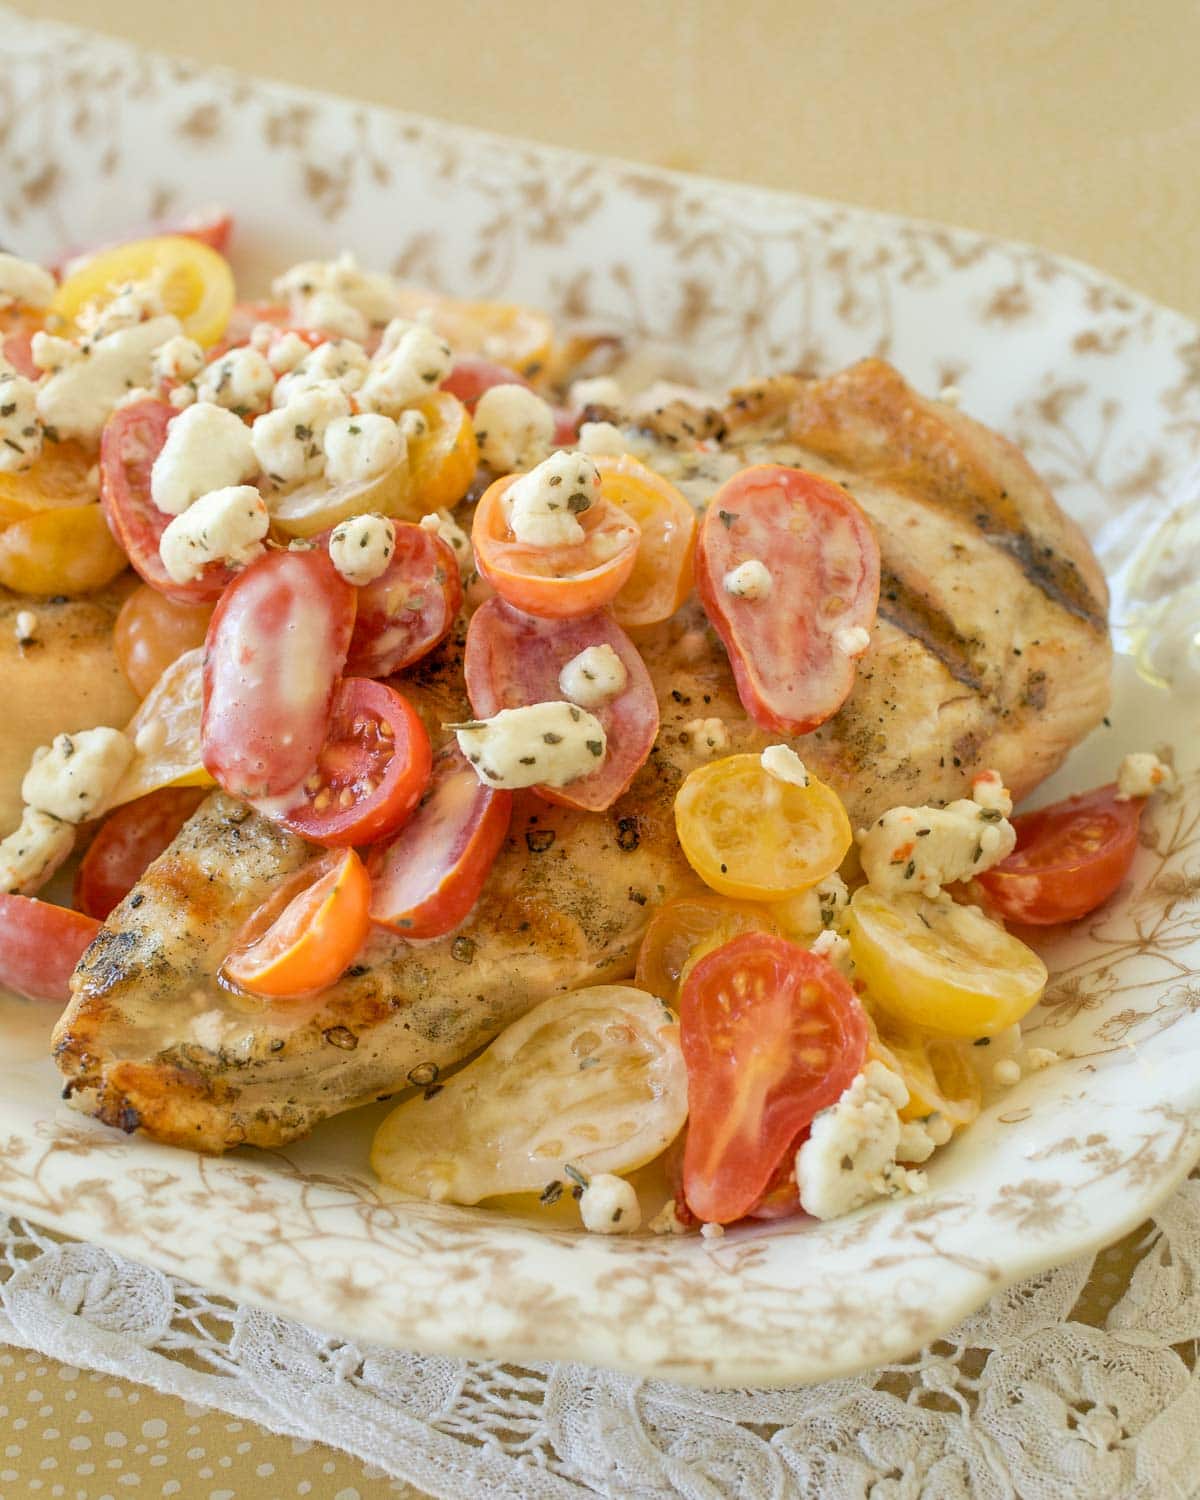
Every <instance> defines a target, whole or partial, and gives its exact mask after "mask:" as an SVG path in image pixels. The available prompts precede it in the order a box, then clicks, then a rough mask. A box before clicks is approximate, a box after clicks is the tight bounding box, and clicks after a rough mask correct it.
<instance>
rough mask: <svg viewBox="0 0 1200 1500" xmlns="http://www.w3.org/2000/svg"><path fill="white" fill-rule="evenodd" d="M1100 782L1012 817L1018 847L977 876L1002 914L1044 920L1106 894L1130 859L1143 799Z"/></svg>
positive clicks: (1062, 918) (1074, 911) (1063, 916)
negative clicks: (1125, 797) (1126, 797)
mask: <svg viewBox="0 0 1200 1500" xmlns="http://www.w3.org/2000/svg"><path fill="white" fill-rule="evenodd" d="M1116 793H1117V789H1116V786H1115V785H1113V786H1102V787H1097V788H1096V790H1095V791H1091V792H1084V793H1082V794H1081V795H1080V796H1077V797H1068V798H1066V800H1065V801H1063V802H1056V803H1054V805H1053V806H1052V807H1041V808H1038V810H1037V811H1036V812H1029V813H1021V814H1020V815H1019V816H1017V817H1015V818H1014V819H1013V820H1012V822H1013V827H1014V828H1015V829H1016V830H1017V847H1016V848H1015V849H1014V850H1013V852H1012V853H1011V854H1010V855H1009V856H1008V858H1007V859H1003V860H1001V861H1000V863H999V864H998V865H993V866H992V868H991V869H990V870H985V871H984V872H983V874H982V875H979V876H977V877H976V879H977V880H978V881H979V884H980V885H981V886H982V887H983V888H984V890H985V891H986V892H987V896H988V901H989V902H990V904H991V905H992V906H993V907H994V908H995V910H996V911H998V912H999V913H1000V915H1001V916H1003V917H1008V918H1009V919H1010V920H1011V921H1014V922H1027V923H1029V924H1030V925H1031V926H1035V927H1047V926H1050V925H1051V924H1052V923H1055V922H1074V921H1075V920H1076V919H1077V918H1078V917H1083V916H1086V915H1087V913H1088V912H1090V911H1095V909H1096V907H1098V906H1099V905H1101V903H1102V902H1105V901H1107V900H1108V898H1109V897H1110V896H1111V895H1112V894H1113V892H1114V891H1115V890H1116V889H1117V887H1118V886H1119V885H1120V884H1121V882H1122V881H1123V880H1124V879H1125V876H1126V875H1127V874H1128V873H1129V866H1130V865H1131V864H1132V863H1133V855H1134V851H1135V850H1136V849H1137V838H1138V826H1139V824H1140V823H1141V821H1142V811H1143V809H1144V808H1145V805H1146V804H1145V802H1144V801H1140V800H1137V799H1134V800H1131V801H1128V802H1118V801H1117V800H1116Z"/></svg>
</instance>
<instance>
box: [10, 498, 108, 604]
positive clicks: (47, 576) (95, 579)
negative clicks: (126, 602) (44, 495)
mask: <svg viewBox="0 0 1200 1500" xmlns="http://www.w3.org/2000/svg"><path fill="white" fill-rule="evenodd" d="M127 565H128V559H127V558H126V556H125V554H124V552H122V551H121V549H120V547H118V546H117V544H116V542H114V541H113V539H112V533H111V532H110V531H109V528H108V526H107V525H106V524H105V518H104V513H103V511H102V510H101V509H100V507H99V506H98V505H96V504H88V505H56V506H54V507H53V508H51V509H50V510H39V511H37V512H36V513H35V514H34V515H31V516H26V518H25V519H24V520H23V521H14V522H13V523H12V524H11V525H10V526H6V527H5V528H4V529H3V530H2V531H0V583H2V584H3V585H4V587H5V588H9V589H13V590H15V591H16V592H17V593H19V594H42V595H54V594H85V593H88V592H89V591H90V590H92V589H100V588H103V587H104V585H105V584H106V583H111V582H112V581H113V579H114V578H116V577H117V576H118V574H120V573H123V572H124V571H125V568H126V567H127Z"/></svg>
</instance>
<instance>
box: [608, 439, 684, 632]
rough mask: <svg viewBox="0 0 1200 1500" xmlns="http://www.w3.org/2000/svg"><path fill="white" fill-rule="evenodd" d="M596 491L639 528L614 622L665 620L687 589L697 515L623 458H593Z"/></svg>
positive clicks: (614, 608)
mask: <svg viewBox="0 0 1200 1500" xmlns="http://www.w3.org/2000/svg"><path fill="white" fill-rule="evenodd" d="M595 463H596V467H597V469H599V471H600V492H601V494H602V495H603V496H604V498H605V499H606V500H611V501H612V502H613V504H614V505H619V506H620V507H621V509H622V510H623V511H624V512H625V514H626V515H628V516H630V517H631V518H632V519H633V520H635V521H636V522H637V524H638V526H639V527H640V528H641V533H642V538H641V541H640V542H639V543H638V552H637V560H636V562H635V563H634V565H633V572H632V573H631V574H630V575H629V578H628V581H627V582H626V583H625V584H623V585H622V587H621V591H620V593H619V594H618V595H617V596H616V598H615V599H614V600H613V602H612V612H613V614H614V615H615V616H616V617H617V621H618V623H619V624H621V625H624V626H626V627H628V626H630V625H657V624H658V622H659V621H660V620H669V619H670V617H671V616H672V615H673V614H674V613H675V611H676V610H677V609H678V608H679V606H680V605H681V604H682V603H683V601H684V600H685V599H686V598H687V596H688V595H689V594H690V593H691V591H692V556H693V553H694V552H695V550H696V512H695V511H694V510H693V509H692V507H691V506H690V505H689V504H688V502H687V501H686V500H685V499H684V497H683V496H682V495H681V494H680V493H679V491H678V490H677V489H676V488H675V486H674V485H673V484H668V483H667V481H666V480H665V479H662V478H661V477H660V476H659V475H657V474H656V473H655V472H654V470H653V469H648V468H647V467H646V466H645V464H640V463H638V461H637V459H636V458H631V457H630V456H629V454H623V455H622V456H621V457H620V458H608V457H600V458H597V459H596V460H595Z"/></svg>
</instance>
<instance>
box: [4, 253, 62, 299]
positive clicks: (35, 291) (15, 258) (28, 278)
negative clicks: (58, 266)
mask: <svg viewBox="0 0 1200 1500" xmlns="http://www.w3.org/2000/svg"><path fill="white" fill-rule="evenodd" d="M57 290H58V283H57V282H56V281H55V279H54V277H53V276H51V274H50V272H49V271H44V270H43V269H42V267H41V266H39V265H37V264H35V263H34V262H33V261H31V260H22V259H21V257H20V256H19V255H8V254H7V253H0V307H13V306H17V305H19V306H22V307H49V305H50V304H51V302H53V301H54V293H55V292H56V291H57Z"/></svg>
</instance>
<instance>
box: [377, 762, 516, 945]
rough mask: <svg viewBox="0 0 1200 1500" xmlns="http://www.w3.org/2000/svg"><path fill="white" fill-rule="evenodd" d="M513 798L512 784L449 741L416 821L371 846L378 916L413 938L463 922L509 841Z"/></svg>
mask: <svg viewBox="0 0 1200 1500" xmlns="http://www.w3.org/2000/svg"><path fill="white" fill-rule="evenodd" d="M512 803H513V799H512V793H511V792H505V791H499V790H497V789H496V788H495V787H490V786H485V785H484V784H483V783H482V782H481V781H480V780H479V778H478V776H476V774H475V772H474V771H473V770H472V769H471V767H470V766H469V765H468V764H467V762H466V760H465V758H464V757H463V755H462V753H461V751H460V750H459V749H458V746H457V745H447V746H445V747H444V748H443V749H442V750H441V751H440V752H439V754H438V757H437V759H436V760H435V761H434V765H433V780H432V781H431V782H430V785H429V790H428V792H427V793H426V796H425V799H424V801H423V802H422V803H421V805H420V807H419V808H418V809H417V812H416V814H415V816H414V817H413V818H412V820H411V822H409V823H407V824H405V826H404V827H403V828H402V829H401V830H400V832H399V833H398V834H397V835H396V837H395V838H394V839H393V840H392V841H391V843H390V844H381V845H380V846H379V847H378V848H376V849H373V850H372V851H371V856H370V858H369V859H368V861H367V869H368V870H369V871H370V873H371V891H372V894H371V920H372V921H373V922H378V923H379V924H380V926H382V927H388V928H390V929H391V930H392V931H393V932H396V933H399V934H400V936H401V937H406V938H436V937H441V936H442V935H443V934H444V933H447V932H450V931H451V930H452V929H453V928H455V927H457V926H458V924H459V923H460V922H461V921H463V920H464V919H465V918H466V917H467V916H469V914H470V912H471V908H472V907H473V906H474V905H475V903H476V901H477V900H478V899H479V893H480V891H481V890H482V889H483V883H484V881H485V880H486V879H487V877H488V874H489V872H490V870H491V868H492V865H493V864H494V863H495V861H496V856H497V854H499V852H500V848H501V846H502V845H503V843H504V839H505V836H506V835H507V833H508V824H509V819H510V818H511V816H512Z"/></svg>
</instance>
